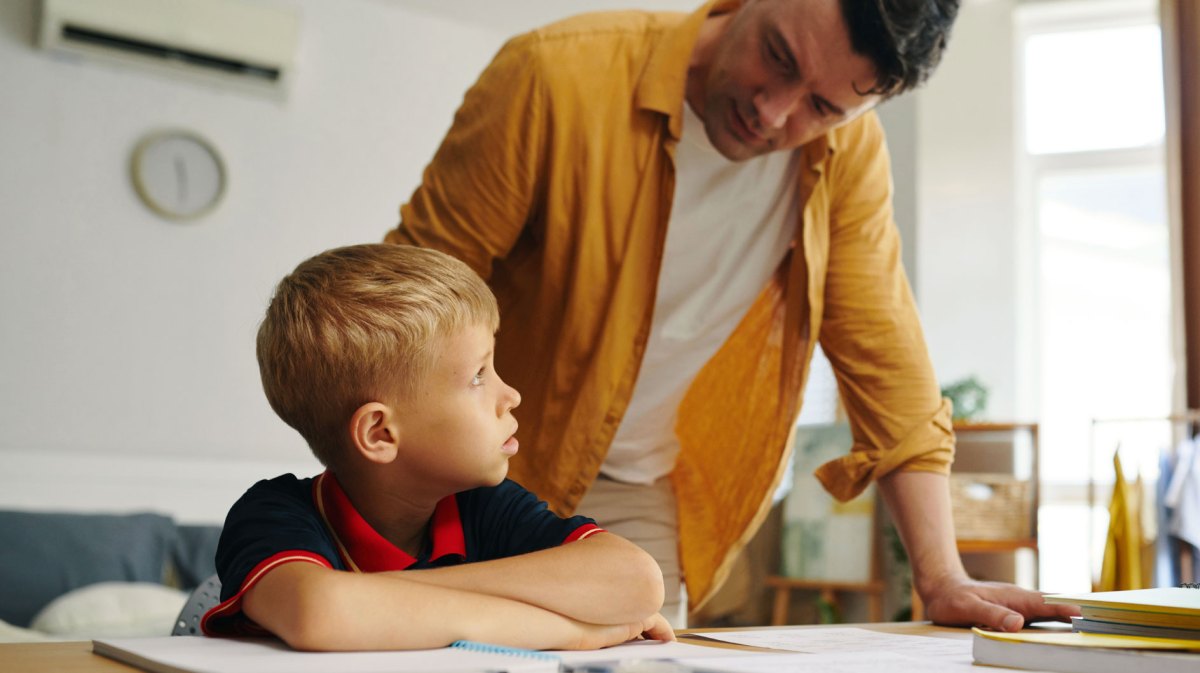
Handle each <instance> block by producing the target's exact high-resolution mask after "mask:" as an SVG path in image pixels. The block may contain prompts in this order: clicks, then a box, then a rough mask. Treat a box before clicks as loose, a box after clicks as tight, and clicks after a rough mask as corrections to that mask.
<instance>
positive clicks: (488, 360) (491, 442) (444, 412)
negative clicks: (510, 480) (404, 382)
mask: <svg viewBox="0 0 1200 673" xmlns="http://www.w3.org/2000/svg"><path fill="white" fill-rule="evenodd" d="M495 343H496V340H495V337H494V336H493V335H492V332H491V330H489V329H488V328H487V327H486V326H484V325H473V326H470V327H468V328H466V329H463V330H461V331H459V332H458V333H456V334H452V335H450V336H448V337H446V338H444V339H443V340H442V344H441V351H440V353H439V355H438V357H437V360H436V361H435V362H434V364H433V367H432V369H430V371H429V372H428V374H427V375H426V377H425V379H424V385H422V386H420V388H419V390H417V391H415V392H413V393H412V394H410V395H406V396H405V399H404V400H403V401H402V402H400V403H399V404H397V405H396V409H397V413H398V415H399V419H398V420H399V434H400V445H401V447H402V460H403V465H404V469H405V470H406V471H408V472H409V473H411V474H413V475H414V476H416V477H417V478H418V479H420V480H421V484H422V485H423V486H428V487H429V488H430V489H431V490H432V491H434V492H437V493H439V494H441V495H444V494H445V493H452V492H457V491H462V490H466V489H468V488H476V487H479V486H495V485H496V484H498V483H500V482H501V481H502V480H503V479H504V477H505V475H507V474H508V459H509V458H511V457H512V456H513V455H515V454H516V453H517V440H516V437H514V436H513V435H514V434H516V432H517V421H516V419H515V418H513V415H512V410H513V409H514V408H515V407H516V406H517V405H518V404H520V403H521V394H520V393H518V392H517V391H516V389H514V388H512V387H511V386H509V385H508V384H506V383H505V382H504V381H502V380H501V379H500V376H499V375H497V374H496V370H495V368H494V367H493V364H492V353H493V350H494V348H495Z"/></svg>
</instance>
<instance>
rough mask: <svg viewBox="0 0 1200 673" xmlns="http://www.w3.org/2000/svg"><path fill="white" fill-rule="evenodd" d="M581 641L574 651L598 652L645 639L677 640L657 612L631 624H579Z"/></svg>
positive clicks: (665, 621) (673, 632)
mask: <svg viewBox="0 0 1200 673" xmlns="http://www.w3.org/2000/svg"><path fill="white" fill-rule="evenodd" d="M579 626H580V627H581V632H580V634H579V641H578V643H577V644H576V646H575V647H574V648H572V649H577V650H598V649H600V648H602V647H610V646H612V645H620V644H621V643H625V642H629V641H630V640H637V639H638V638H645V639H646V640H675V631H674V630H673V629H672V628H671V625H670V624H668V623H667V620H666V618H665V617H663V616H662V615H660V614H658V613H657V612H656V613H654V614H652V615H650V616H649V617H646V618H645V619H643V620H641V621H637V622H633V623H630V624H587V623H584V622H579Z"/></svg>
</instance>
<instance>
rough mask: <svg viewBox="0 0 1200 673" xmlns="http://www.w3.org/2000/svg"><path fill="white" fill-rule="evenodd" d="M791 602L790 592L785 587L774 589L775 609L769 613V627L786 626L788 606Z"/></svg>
mask: <svg viewBox="0 0 1200 673" xmlns="http://www.w3.org/2000/svg"><path fill="white" fill-rule="evenodd" d="M791 601H792V591H791V589H788V588H787V587H775V607H774V609H773V610H772V611H771V625H772V626H783V625H784V624H787V623H788V621H787V614H788V606H789V604H790V603H791Z"/></svg>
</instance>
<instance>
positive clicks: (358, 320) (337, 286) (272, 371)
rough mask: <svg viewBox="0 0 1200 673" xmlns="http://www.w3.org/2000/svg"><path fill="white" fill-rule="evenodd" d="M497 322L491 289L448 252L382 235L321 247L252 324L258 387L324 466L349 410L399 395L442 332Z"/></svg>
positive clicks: (422, 371) (418, 380)
mask: <svg viewBox="0 0 1200 673" xmlns="http://www.w3.org/2000/svg"><path fill="white" fill-rule="evenodd" d="M499 322H500V317H499V311H498V310H497V307H496V298H495V297H494V296H493V295H492V292H491V290H490V289H488V287H487V285H486V284H485V283H484V282H483V280H482V279H481V278H480V277H479V276H478V275H476V273H475V272H474V271H472V270H471V268H470V267H468V266H467V265H466V264H464V263H462V262H460V261H459V260H457V259H454V258H453V257H451V256H449V255H446V254H444V253H441V252H437V251H436V250H429V249H424V248H415V247H411V246H406V245H391V244H382V243H378V244H367V245H354V246H349V247H345V248H336V249H333V250H327V251H325V252H323V253H321V254H319V255H317V256H315V257H313V258H311V259H309V260H307V261H305V262H303V263H301V264H300V266H298V267H296V270H295V271H293V272H292V273H290V274H289V275H288V276H286V277H285V278H284V279H283V280H281V281H280V282H279V285H278V286H277V287H276V288H275V295H274V297H272V299H271V303H270V305H269V306H268V307H267V314H266V317H265V318H263V321H262V324H261V325H260V326H259V328H258V349H257V350H258V368H259V373H260V374H261V375H262V383H263V390H264V391H265V392H266V394H267V400H268V401H269V402H270V403H271V408H272V409H274V410H275V413H277V414H279V417H280V418H282V419H283V420H284V422H286V423H287V424H288V425H290V426H292V427H293V428H295V429H296V430H297V431H298V432H299V433H300V434H301V435H302V436H303V437H304V439H305V440H306V441H307V442H308V445H309V447H310V448H312V451H313V454H315V455H316V457H317V459H318V460H320V461H321V462H322V463H323V464H325V465H329V464H330V463H331V461H336V460H337V457H338V455H339V454H340V453H341V451H342V450H343V447H345V446H346V445H347V438H348V429H349V425H348V424H349V421H350V418H351V416H352V415H353V413H354V411H355V410H356V409H358V408H359V407H360V406H362V405H363V404H366V403H368V402H374V401H381V402H387V403H393V404H394V403H397V402H399V401H402V400H403V398H404V397H405V396H407V395H409V394H411V393H412V392H414V391H415V390H416V388H417V387H418V386H420V385H421V384H422V382H423V381H424V378H425V376H426V374H427V373H428V371H429V368H430V367H431V366H432V364H433V362H434V359H435V358H436V357H437V355H438V353H439V348H440V345H441V340H442V338H444V337H447V336H450V335H451V334H453V333H454V332H456V331H458V330H460V329H463V328H465V327H468V326H471V325H475V324H482V325H486V326H487V327H488V328H489V329H491V330H492V331H493V332H494V331H495V330H496V328H497V327H498V326H499Z"/></svg>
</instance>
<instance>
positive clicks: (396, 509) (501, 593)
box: [202, 245, 673, 650]
mask: <svg viewBox="0 0 1200 673" xmlns="http://www.w3.org/2000/svg"><path fill="white" fill-rule="evenodd" d="M498 325H499V315H498V311H497V307H496V301H495V298H494V297H493V296H492V293H491V292H490V290H488V288H487V286H486V285H485V284H484V283H483V281H482V280H481V279H480V278H479V277H478V276H477V275H476V274H475V273H474V272H472V271H471V270H470V269H469V268H468V267H467V266H466V265H465V264H463V263H461V262H459V261H457V260H455V259H453V258H451V257H449V256H448V255H445V254H443V253H439V252H435V251H432V250H426V249H420V248H414V247H408V246H396V245H358V246H351V247H346V248H339V249H335V250H330V251H327V252H324V253H322V254H320V255H317V256H316V257H313V258H312V259H309V260H308V261H306V262H304V263H302V264H301V265H300V266H299V267H297V268H296V270H295V271H294V272H292V273H291V274H290V275H289V276H287V277H286V278H284V279H283V280H282V281H281V282H280V283H279V286H278V288H277V289H276V292H275V296H274V298H273V299H272V300H271V303H270V306H269V307H268V309H267V314H266V317H265V318H264V320H263V322H262V325H261V327H260V328H259V332H258V361H259V369H260V372H261V374H262V381H263V388H264V390H265V392H266V395H267V399H268V400H269V401H270V403H271V406H272V408H273V409H274V410H275V412H276V413H277V414H279V416H280V418H282V419H283V420H284V421H285V422H287V423H288V424H289V425H291V426H292V427H293V428H295V429H296V430H297V431H299V432H300V434H301V435H303V437H304V438H305V440H307V442H308V444H309V446H310V447H311V448H312V450H313V453H314V454H315V455H316V456H317V458H318V459H319V460H320V461H321V462H322V463H323V464H324V465H325V466H326V468H327V469H326V471H325V472H324V473H322V474H321V475H319V476H317V477H314V478H312V479H297V478H296V477H294V476H292V475H290V474H289V475H283V476H281V477H277V478H275V479H272V480H267V481H260V482H259V483H257V484H255V485H254V486H253V487H252V488H251V489H250V490H249V491H247V492H246V494H245V495H244V496H243V497H242V498H241V499H240V500H239V501H238V502H237V503H236V504H235V505H234V506H233V508H232V509H231V510H230V513H229V516H228V518H227V519H226V523H225V528H224V531H223V533H222V536H221V542H220V546H219V548H218V551H217V569H218V573H219V574H220V577H221V580H222V586H223V590H222V595H221V599H222V602H221V604H220V605H218V606H217V607H216V608H213V609H212V610H211V611H209V612H208V613H207V614H206V615H205V617H204V619H203V622H202V626H203V629H204V632H205V633H207V634H209V635H229V634H263V633H271V634H274V635H276V636H278V637H279V638H281V639H283V640H284V641H286V642H287V643H288V644H289V645H291V646H292V647H294V648H297V649H302V650H369V649H407V648H429V647H441V646H445V645H448V644H450V643H451V642H453V641H455V640H460V639H469V640H479V641H486V642H491V643H497V644H502V645H509V646H517V647H528V648H544V649H556V648H597V647H603V646H606V645H611V644H615V643H619V642H623V641H625V640H629V639H631V638H636V637H638V636H639V635H644V636H645V637H649V638H657V639H671V638H673V634H672V632H671V629H670V627H669V626H667V624H666V622H665V620H663V618H662V617H661V616H659V615H658V613H657V610H658V609H659V607H660V606H661V605H662V600H663V582H662V576H661V573H660V572H659V570H658V567H657V565H656V564H655V562H654V560H653V559H652V558H651V557H650V556H649V555H647V554H646V553H645V552H643V551H641V550H640V549H639V548H637V547H636V546H634V545H633V544H632V543H630V542H628V541H626V540H624V539H622V538H620V537H618V536H616V535H613V534H611V533H607V532H604V531H603V530H602V529H600V528H598V527H597V526H596V524H595V522H593V521H592V520H591V519H588V518H586V517H582V516H575V517H571V518H568V519H562V518H560V517H558V516H557V515H555V514H553V513H551V512H550V511H549V510H548V509H547V508H546V505H545V503H543V502H541V501H539V500H538V499H537V498H536V497H535V496H533V495H532V494H531V493H529V492H528V491H526V490H525V489H523V488H521V487H520V486H519V485H517V484H516V483H515V482H512V481H510V480H507V479H505V475H506V474H507V472H508V460H509V458H510V457H511V456H513V455H514V454H516V452H517V451H518V445H517V440H516V438H515V437H514V436H513V435H514V434H515V432H516V429H517V421H516V420H515V419H514V418H513V415H512V410H513V409H514V408H515V407H516V406H517V405H518V404H520V401H521V396H520V394H519V393H518V392H517V391H516V390H514V389H513V388H511V387H509V386H508V385H506V384H505V383H504V381H502V380H501V379H500V377H499V375H498V374H497V373H496V371H495V370H494V369H493V366H492V351H493V347H494V334H495V332H496V329H497V327H498Z"/></svg>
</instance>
